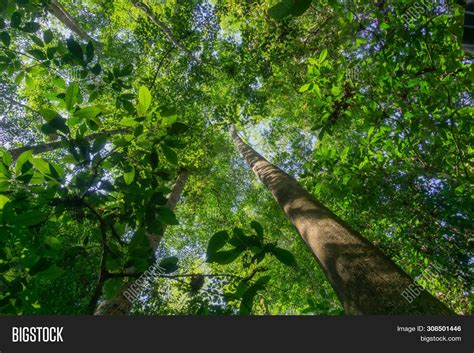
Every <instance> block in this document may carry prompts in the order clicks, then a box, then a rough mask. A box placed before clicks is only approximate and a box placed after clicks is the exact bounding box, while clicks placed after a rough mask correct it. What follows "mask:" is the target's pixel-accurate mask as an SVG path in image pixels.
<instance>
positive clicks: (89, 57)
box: [86, 42, 94, 63]
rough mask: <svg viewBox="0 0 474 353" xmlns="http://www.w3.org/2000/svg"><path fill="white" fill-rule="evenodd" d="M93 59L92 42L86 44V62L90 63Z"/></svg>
mask: <svg viewBox="0 0 474 353" xmlns="http://www.w3.org/2000/svg"><path fill="white" fill-rule="evenodd" d="M93 59H94V44H92V42H89V43H87V46H86V61H87V62H88V63H90V62H91V61H92V60H93Z"/></svg>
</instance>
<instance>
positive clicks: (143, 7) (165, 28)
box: [132, 0, 196, 61]
mask: <svg viewBox="0 0 474 353" xmlns="http://www.w3.org/2000/svg"><path fill="white" fill-rule="evenodd" d="M132 3H133V5H134V6H135V7H136V8H138V9H140V10H142V11H143V12H144V13H145V15H147V17H148V18H149V19H150V20H151V21H152V22H153V23H155V24H156V25H157V26H158V27H160V29H161V30H162V31H163V33H164V34H165V35H166V37H168V39H169V40H170V41H171V42H172V43H173V44H174V45H175V46H177V47H178V48H179V49H181V50H182V51H183V52H184V53H185V54H186V55H187V56H188V57H189V58H190V59H191V60H193V61H195V60H196V59H195V57H194V55H193V54H192V53H191V52H190V51H189V50H188V49H187V48H186V47H185V46H184V45H182V44H181V43H180V42H179V41H178V39H176V37H175V36H174V34H173V32H171V29H169V28H168V26H167V25H166V24H165V23H164V22H162V21H160V20H159V19H158V17H156V16H155V14H154V13H153V11H152V9H151V8H150V7H149V6H148V5H146V4H144V3H143V2H141V1H137V0H132Z"/></svg>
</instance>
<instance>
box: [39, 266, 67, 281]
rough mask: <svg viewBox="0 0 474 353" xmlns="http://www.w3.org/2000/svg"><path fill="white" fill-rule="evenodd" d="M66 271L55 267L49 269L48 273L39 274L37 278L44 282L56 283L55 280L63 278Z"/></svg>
mask: <svg viewBox="0 0 474 353" xmlns="http://www.w3.org/2000/svg"><path fill="white" fill-rule="evenodd" d="M65 272H66V271H64V270H63V269H62V268H60V267H58V266H56V265H53V266H51V267H50V268H48V269H47V270H46V271H43V272H39V273H37V274H36V277H37V278H39V279H41V280H44V281H49V282H50V281H54V280H55V279H57V278H59V277H61V276H62V275H63V274H64V273H65Z"/></svg>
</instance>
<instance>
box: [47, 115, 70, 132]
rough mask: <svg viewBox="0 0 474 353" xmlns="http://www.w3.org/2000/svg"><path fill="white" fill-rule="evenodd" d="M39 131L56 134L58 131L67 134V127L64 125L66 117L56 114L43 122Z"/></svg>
mask: <svg viewBox="0 0 474 353" xmlns="http://www.w3.org/2000/svg"><path fill="white" fill-rule="evenodd" d="M41 131H42V132H43V133H44V134H46V135H49V134H56V133H57V132H58V131H61V132H63V133H65V134H68V133H69V127H68V126H67V125H66V119H64V118H62V117H61V116H58V117H56V118H54V119H52V120H51V121H49V122H47V123H46V124H44V125H43V126H42V127H41Z"/></svg>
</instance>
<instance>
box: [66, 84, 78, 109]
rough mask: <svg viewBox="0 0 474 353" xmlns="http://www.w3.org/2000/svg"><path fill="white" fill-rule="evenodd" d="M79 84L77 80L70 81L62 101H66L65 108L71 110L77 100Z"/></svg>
mask: <svg viewBox="0 0 474 353" xmlns="http://www.w3.org/2000/svg"><path fill="white" fill-rule="evenodd" d="M79 94H80V90H79V84H78V83H77V82H72V83H71V84H70V85H69V86H68V88H67V90H66V97H65V98H64V101H65V102H66V109H67V110H69V111H71V109H72V108H73V107H74V105H75V104H76V103H77V102H78V101H79Z"/></svg>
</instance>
